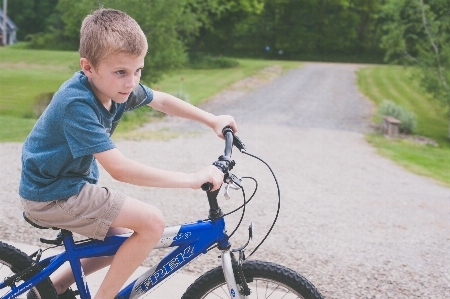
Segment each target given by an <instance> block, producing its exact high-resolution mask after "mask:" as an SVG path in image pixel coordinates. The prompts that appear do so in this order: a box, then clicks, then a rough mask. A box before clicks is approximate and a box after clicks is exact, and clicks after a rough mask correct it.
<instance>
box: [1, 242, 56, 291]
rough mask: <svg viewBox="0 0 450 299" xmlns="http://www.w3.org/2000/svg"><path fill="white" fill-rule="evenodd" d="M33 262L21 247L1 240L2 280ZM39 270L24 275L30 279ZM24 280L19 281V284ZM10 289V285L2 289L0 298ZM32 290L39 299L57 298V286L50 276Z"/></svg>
mask: <svg viewBox="0 0 450 299" xmlns="http://www.w3.org/2000/svg"><path fill="white" fill-rule="evenodd" d="M32 263H33V260H32V259H31V258H29V257H28V256H27V255H26V254H25V253H23V252H22V251H20V250H19V249H17V248H15V247H13V246H11V245H8V244H5V243H2V242H0V281H3V280H4V279H5V278H6V277H9V276H12V275H14V273H17V272H19V271H22V270H25V269H27V268H28V267H30V266H31V265H32ZM37 272H38V269H35V270H33V271H31V272H30V273H27V274H26V275H24V277H23V278H24V279H30V278H31V277H33V275H36V274H37ZM22 282H23V280H22V281H19V282H17V285H19V284H21V283H22ZM10 290H11V288H10V287H7V288H4V289H0V298H3V296H4V295H5V294H6V293H8V292H9V291H10ZM30 292H33V293H34V295H35V298H38V299H56V298H57V297H56V291H55V288H54V287H53V284H52V282H51V281H50V279H49V278H46V279H45V280H44V281H42V282H41V283H39V284H38V285H36V286H35V287H33V288H32V289H31V290H30ZM25 296H26V295H25V294H24V295H21V297H20V298H25Z"/></svg>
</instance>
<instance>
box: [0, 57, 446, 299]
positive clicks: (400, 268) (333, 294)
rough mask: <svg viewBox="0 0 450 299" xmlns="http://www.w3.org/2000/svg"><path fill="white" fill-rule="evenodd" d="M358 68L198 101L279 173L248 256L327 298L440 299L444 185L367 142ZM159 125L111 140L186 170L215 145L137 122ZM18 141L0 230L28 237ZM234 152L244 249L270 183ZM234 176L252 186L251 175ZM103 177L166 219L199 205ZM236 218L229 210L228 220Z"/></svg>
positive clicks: (203, 209) (217, 143) (206, 262)
mask: <svg viewBox="0 0 450 299" xmlns="http://www.w3.org/2000/svg"><path fill="white" fill-rule="evenodd" d="M358 67H360V66H357V65H344V64H324V63H323V64H322V63H308V64H306V66H305V67H304V68H301V69H295V70H292V71H290V72H288V73H286V74H284V75H282V76H281V77H279V78H277V79H276V80H274V81H273V82H272V83H270V84H268V85H265V86H263V87H261V88H259V89H257V90H254V91H253V92H250V93H247V94H245V95H242V96H240V97H229V98H228V97H226V94H223V95H222V96H220V97H217V98H216V99H214V100H213V101H211V102H209V103H208V104H206V105H204V106H203V108H205V109H207V110H210V111H212V112H214V113H217V114H232V115H234V116H235V118H236V119H237V121H238V125H239V133H238V136H239V137H240V138H241V139H242V140H243V141H244V143H245V144H246V145H247V148H248V151H249V152H250V153H253V154H255V155H257V156H259V157H261V158H263V159H264V160H266V161H267V162H268V163H269V164H270V165H271V167H272V168H273V170H274V171H275V173H276V175H277V178H278V180H279V182H280V185H281V194H282V202H281V214H280V218H279V220H278V223H277V225H276V226H275V229H274V231H273V233H272V234H271V236H270V237H269V239H268V240H267V241H266V242H265V244H264V245H263V246H262V247H261V248H260V250H259V251H258V252H257V253H256V254H255V258H257V259H263V260H269V261H273V262H276V263H279V264H283V265H286V266H288V267H290V268H293V269H295V270H296V271H298V272H299V273H301V274H303V275H304V276H305V277H307V278H308V279H309V280H310V281H312V282H313V283H314V284H315V285H316V286H317V288H318V289H319V290H320V291H321V292H322V294H323V295H324V296H325V297H326V298H329V299H331V298H342V299H344V298H433V299H437V298H442V299H444V298H450V270H449V269H450V189H449V188H446V187H443V186H440V185H439V184H438V183H437V182H435V181H433V180H431V179H427V178H424V177H421V176H418V175H414V174H411V173H409V172H407V171H405V170H403V169H402V168H401V167H399V166H397V165H396V164H394V163H393V162H391V161H390V160H387V159H385V158H383V157H380V156H378V155H377V154H376V152H375V149H374V148H373V147H371V146H370V145H369V144H368V143H367V142H366V141H365V139H364V136H363V133H364V132H365V131H367V130H369V128H370V124H369V121H368V119H369V116H370V113H371V111H372V106H371V104H370V103H369V102H368V101H367V100H366V99H364V97H363V96H362V95H361V94H360V93H359V92H358V90H357V87H356V83H355V82H356V75H355V70H357V68H358ZM161 128H168V130H169V132H172V131H173V132H178V134H179V135H180V136H179V137H178V138H174V139H170V140H168V141H163V140H141V141H126V140H122V141H117V142H116V144H117V146H118V147H119V149H120V150H121V151H122V152H123V153H124V154H125V155H126V156H128V157H131V158H133V159H136V160H137V161H141V162H143V163H147V164H149V165H153V166H155V167H161V168H165V169H171V170H179V171H196V170H198V169H200V168H201V167H203V166H205V165H208V164H210V163H211V162H213V161H214V160H215V159H216V158H217V157H218V156H219V155H220V154H221V153H222V150H223V142H222V141H221V140H219V139H218V138H216V137H215V136H214V134H213V133H212V132H210V131H209V130H207V129H205V128H203V127H201V126H199V125H197V124H194V123H192V122H188V121H178V120H172V119H171V118H167V119H165V120H164V121H161V122H159V123H157V124H151V125H149V126H147V127H146V129H148V130H155V129H161ZM20 147H21V144H18V143H3V144H0V152H1V160H2V170H1V173H0V186H1V188H0V190H1V191H0V192H1V193H0V194H1V196H2V209H1V211H0V215H1V217H0V239H3V240H5V239H6V240H8V239H9V240H14V241H18V242H26V243H30V244H37V236H38V235H42V231H37V230H35V229H33V228H32V227H31V226H29V225H28V224H26V223H25V222H24V221H23V220H22V219H21V216H20V214H21V207H20V203H19V198H18V195H17V194H16V193H17V188H18V182H19V177H20ZM234 158H235V160H236V163H237V166H236V167H235V169H234V171H233V172H234V173H235V174H236V175H238V176H253V177H255V178H256V179H257V180H258V182H259V191H258V192H257V195H256V196H255V198H254V199H253V201H252V202H251V203H250V204H249V206H248V208H247V209H248V212H247V214H246V217H245V219H244V222H243V223H244V224H243V227H242V229H241V233H240V234H239V235H238V236H236V237H235V238H234V241H233V242H234V245H235V246H236V247H237V246H240V245H241V244H243V242H245V238H246V226H247V225H248V224H249V223H250V221H254V222H255V227H256V240H254V241H252V242H251V246H253V247H254V246H256V244H257V243H258V242H257V241H258V240H260V239H261V238H262V237H263V236H264V234H265V232H266V231H267V229H268V228H269V227H270V225H271V222H272V219H273V217H274V215H275V212H276V207H277V198H276V188H275V184H274V183H273V179H272V177H271V175H270V173H269V172H268V171H267V169H266V167H265V166H264V165H263V164H261V163H260V162H258V161H256V160H254V159H251V158H249V157H247V156H244V155H242V154H240V153H239V152H238V151H235V153H234ZM244 183H245V185H244V186H245V187H246V193H247V194H251V191H252V188H253V183H252V182H251V181H249V180H246V181H244ZM101 184H106V185H113V184H114V185H116V188H117V189H119V190H121V191H123V192H126V193H128V194H129V195H130V196H133V197H135V198H138V199H141V200H144V201H147V202H149V203H152V204H154V205H156V206H158V207H160V208H161V209H162V210H163V211H164V213H165V215H166V219H167V224H168V225H172V224H173V225H175V224H178V223H184V222H190V221H195V220H197V219H203V218H204V217H205V216H206V214H207V204H206V201H205V196H204V194H203V193H202V192H200V191H192V190H180V189H176V190H166V189H151V188H143V187H135V186H131V185H127V184H123V183H118V182H115V181H113V180H112V179H111V178H110V177H109V175H107V174H106V173H104V172H103V173H102V179H101ZM231 196H232V199H231V200H230V201H225V200H223V201H222V208H223V209H224V210H227V211H228V210H230V209H231V208H232V207H235V206H237V205H238V204H241V202H242V197H241V196H240V195H239V193H238V192H234V193H232V194H231ZM238 218H239V215H232V216H230V217H229V228H230V229H231V228H232V227H233V224H234V223H236V222H237V220H238ZM45 234H47V235H49V236H52V235H53V234H54V233H52V232H46V233H44V235H45ZM159 255H160V254H158V253H154V254H152V255H151V256H150V257H149V259H148V261H147V263H153V262H154V261H155V260H156V258H157V256H159ZM218 264H219V260H218V259H217V252H213V253H210V254H208V255H204V256H202V257H200V258H199V259H198V260H197V262H196V263H195V264H192V265H190V266H189V268H188V269H187V270H185V271H187V272H191V273H194V274H196V275H197V274H199V273H201V272H202V271H204V270H206V269H210V268H212V267H215V266H216V265H218Z"/></svg>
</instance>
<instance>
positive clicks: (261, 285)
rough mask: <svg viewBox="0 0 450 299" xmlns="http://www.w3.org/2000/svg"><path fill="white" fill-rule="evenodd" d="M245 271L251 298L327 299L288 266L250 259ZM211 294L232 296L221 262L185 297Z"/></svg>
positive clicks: (201, 297)
mask: <svg viewBox="0 0 450 299" xmlns="http://www.w3.org/2000/svg"><path fill="white" fill-rule="evenodd" d="M236 269H237V267H236V265H233V270H234V276H235V278H236V282H237V283H238V285H239V284H240V279H239V278H238V275H237V272H236ZM243 271H244V276H245V280H246V281H247V283H248V286H249V288H250V289H251V290H252V294H251V295H250V298H268V297H269V296H270V298H271V299H277V298H284V299H291V298H302V299H323V297H322V295H321V294H320V292H319V291H318V290H317V289H316V287H315V286H314V285H313V284H312V283H311V282H309V281H308V280H307V279H306V278H304V277H303V276H301V275H300V274H298V273H297V272H295V271H293V270H291V269H289V268H286V267H284V266H281V265H277V264H274V263H270V262H264V261H249V262H246V263H244V264H243ZM238 288H240V286H238ZM242 297H243V296H242ZM208 298H231V295H230V294H229V292H228V288H227V285H226V282H225V277H224V275H223V271H222V267H221V266H219V267H217V268H214V269H212V270H210V271H208V272H206V273H205V274H203V275H202V276H200V277H199V278H198V279H197V280H195V281H194V283H192V284H191V286H190V287H189V288H188V289H187V290H186V292H185V293H184V295H183V297H182V299H208Z"/></svg>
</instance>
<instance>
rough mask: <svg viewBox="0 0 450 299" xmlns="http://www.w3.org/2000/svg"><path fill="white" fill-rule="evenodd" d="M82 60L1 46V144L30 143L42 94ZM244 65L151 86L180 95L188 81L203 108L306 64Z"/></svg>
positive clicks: (128, 126)
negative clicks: (248, 80)
mask: <svg viewBox="0 0 450 299" xmlns="http://www.w3.org/2000/svg"><path fill="white" fill-rule="evenodd" d="M78 60H79V55H78V53H77V52H67V51H47V50H27V49H17V48H11V47H6V48H0V67H1V69H2V72H1V73H0V90H1V93H0V124H2V126H1V130H0V142H4V141H24V140H25V138H26V136H27V135H28V133H29V132H30V130H31V128H32V126H33V125H34V123H35V122H36V119H33V118H32V117H33V112H32V111H33V109H32V108H33V102H34V100H35V97H36V95H38V94H40V93H42V92H55V91H57V90H58V88H59V86H60V85H61V84H62V83H63V82H64V81H66V80H68V79H69V78H70V77H72V75H73V73H74V72H75V71H77V70H78V69H79V67H78ZM239 63H240V65H239V67H236V68H230V69H212V70H191V69H184V70H179V71H176V72H174V73H172V74H171V75H169V76H165V77H164V78H163V80H161V81H160V82H159V83H157V84H153V85H152V86H151V87H152V88H154V89H156V88H157V87H159V88H160V89H161V90H162V91H165V92H168V93H173V94H176V93H178V92H179V91H180V82H181V78H184V80H183V86H182V88H183V92H184V93H187V94H188V95H189V100H190V102H191V103H192V104H194V105H197V104H198V103H201V102H203V101H205V100H207V99H209V98H210V97H212V96H213V95H215V94H216V93H218V92H220V91H221V90H223V89H225V88H227V87H229V86H231V85H232V84H233V83H234V82H236V81H239V80H240V79H243V78H245V77H248V76H250V75H253V74H257V73H258V71H259V70H261V69H263V68H265V67H268V66H272V65H280V66H281V67H282V68H283V69H284V70H287V69H291V68H295V67H299V66H300V63H299V62H287V61H268V60H250V59H239ZM144 83H145V82H144ZM148 120H149V117H148V116H147V115H146V114H145V113H141V111H140V110H139V111H136V113H133V114H129V115H128V118H127V119H126V120H125V121H123V122H121V124H120V126H119V127H118V130H117V132H118V133H120V132H124V131H130V130H133V129H136V128H137V127H138V126H140V125H141V124H143V123H145V122H147V121H148Z"/></svg>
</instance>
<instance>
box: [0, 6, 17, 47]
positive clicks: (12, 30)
mask: <svg viewBox="0 0 450 299" xmlns="http://www.w3.org/2000/svg"><path fill="white" fill-rule="evenodd" d="M6 30H7V32H6V44H7V45H12V44H15V43H17V37H16V31H17V26H16V24H14V22H13V21H11V19H10V18H9V17H8V16H6ZM2 34H3V10H2V9H0V36H2ZM1 40H2V39H1V38H0V44H1Z"/></svg>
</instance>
